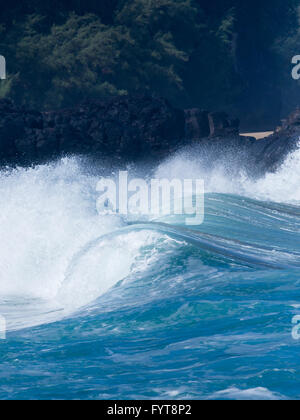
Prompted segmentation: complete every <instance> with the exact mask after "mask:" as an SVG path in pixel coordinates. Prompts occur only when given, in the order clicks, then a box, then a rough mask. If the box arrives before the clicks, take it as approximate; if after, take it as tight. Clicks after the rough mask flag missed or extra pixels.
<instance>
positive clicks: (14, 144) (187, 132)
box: [0, 96, 300, 173]
mask: <svg viewBox="0 0 300 420" xmlns="http://www.w3.org/2000/svg"><path fill="white" fill-rule="evenodd" d="M299 138H300V110H297V111H296V112H295V113H293V114H292V115H291V116H290V117H289V118H288V119H287V120H285V121H284V122H283V125H282V127H281V128H280V129H278V131H277V132H276V133H275V134H274V135H272V136H271V137H268V138H265V139H263V140H259V141H256V140H255V139H252V138H246V137H241V136H240V135H239V121H238V120H231V119H229V118H228V116H227V115H226V114H224V113H221V112H214V113H209V112H207V111H202V110H199V109H196V108H195V109H188V110H185V111H184V110H180V109H176V108H174V107H172V106H171V105H170V104H169V103H168V102H167V101H166V100H164V99H161V98H154V97H151V96H121V97H115V98H111V99H108V100H102V101H96V102H86V103H84V104H82V105H80V106H78V107H75V108H73V109H67V110H60V111H54V112H38V111H29V110H26V109H24V108H20V107H16V106H15V105H14V104H13V103H12V102H10V101H8V100H0V164H1V165H6V164H9V165H15V164H21V165H31V164H36V163H42V162H45V161H47V160H51V159H53V158H57V157H61V156H64V155H69V154H81V155H89V156H92V157H96V158H97V157H110V158H114V159H119V160H123V161H136V160H139V159H144V160H145V159H152V160H153V159H155V160H159V159H161V158H164V157H166V156H168V155H169V154H170V153H172V152H173V151H176V150H177V149H178V148H180V147H181V146H184V145H188V144H193V143H195V142H197V143H198V144H199V145H200V146H201V147H202V148H203V149H204V148H207V149H211V150H213V151H214V153H216V154H218V155H220V154H222V151H223V150H224V151H225V150H226V151H227V152H228V151H229V152H230V153H232V152H233V153H235V151H237V150H239V151H242V152H243V156H246V157H245V158H244V160H245V161H247V162H246V163H247V165H248V166H251V167H252V168H253V165H254V169H253V171H254V172H256V173H260V172H264V171H272V170H275V169H276V168H277V167H278V165H279V164H280V163H282V161H283V160H284V158H285V157H286V156H287V154H288V153H289V152H291V151H293V150H295V149H296V147H298V140H299ZM241 163H242V162H241Z"/></svg>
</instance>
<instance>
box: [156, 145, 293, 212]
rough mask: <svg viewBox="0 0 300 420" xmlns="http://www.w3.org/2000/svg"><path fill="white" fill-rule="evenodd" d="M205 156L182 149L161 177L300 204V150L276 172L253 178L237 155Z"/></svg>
mask: <svg viewBox="0 0 300 420" xmlns="http://www.w3.org/2000/svg"><path fill="white" fill-rule="evenodd" d="M207 159H212V157H207V156H201V154H199V149H197V148H196V149H195V150H191V149H188V150H187V151H183V152H180V153H178V154H176V155H175V156H173V157H171V158H169V159H168V160H166V161H165V162H164V163H163V164H161V165H160V166H159V167H158V169H157V171H156V177H158V178H167V179H173V178H179V179H182V178H185V179H195V178H197V179H204V181H205V191H206V192H207V193H209V192H214V193H221V194H237V195H242V196H246V197H249V198H254V199H258V200H267V201H273V202H279V203H290V204H297V203H299V202H300V187H299V186H300V149H298V150H296V151H295V152H293V153H291V154H290V155H289V156H288V157H287V159H286V160H285V162H284V163H283V164H282V166H281V167H280V168H279V169H278V170H277V172H275V173H267V174H266V175H265V176H263V177H260V178H258V179H255V178H254V179H250V178H249V177H248V176H247V175H246V173H245V172H244V171H243V170H240V169H239V167H240V166H241V165H240V164H241V162H239V161H238V160H237V157H234V156H229V155H227V156H225V157H224V158H223V159H222V157H220V158H219V159H218V160H217V161H215V162H213V160H212V161H211V164H209V165H208V162H207Z"/></svg>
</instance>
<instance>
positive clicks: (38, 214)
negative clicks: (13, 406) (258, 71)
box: [0, 149, 300, 399]
mask: <svg viewBox="0 0 300 420" xmlns="http://www.w3.org/2000/svg"><path fill="white" fill-rule="evenodd" d="M204 162H207V159H206V157H205V156H203V157H202V156H201V155H199V153H198V151H197V153H196V151H195V150H191V149H188V150H185V151H181V152H180V153H178V154H176V155H174V156H172V157H170V158H169V159H168V160H166V161H165V162H164V163H162V164H160V165H159V166H158V167H156V168H155V169H154V170H153V169H151V170H150V169H149V168H133V171H137V172H138V173H139V176H142V177H144V178H145V179H150V178H151V177H153V176H155V177H156V178H168V179H173V178H179V179H195V178H198V179H204V180H205V189H206V199H205V222H204V224H203V225H201V226H197V227H195V228H193V230H192V231H191V230H190V229H187V228H186V226H185V225H184V223H183V218H182V217H180V216H176V217H174V216H173V217H170V218H168V217H167V218H163V219H161V220H155V221H154V220H150V219H149V220H148V221H146V222H145V220H144V219H143V221H141V222H140V223H139V221H138V220H136V223H134V224H131V223H130V224H129V223H128V221H127V220H126V219H125V218H124V217H120V216H117V215H116V216H101V215H99V214H98V212H97V208H96V203H97V198H98V195H99V193H97V191H96V185H97V182H98V180H99V177H100V173H101V176H103V175H105V176H106V177H110V176H111V177H113V178H114V177H115V176H116V173H117V171H118V170H119V168H113V169H111V168H106V167H105V166H103V167H99V170H98V168H97V167H94V168H89V166H88V165H87V163H86V162H84V161H82V160H81V159H80V158H76V157H70V158H65V159H62V160H60V161H57V162H53V163H49V164H47V165H42V166H37V167H34V168H29V169H24V168H17V169H6V170H2V171H1V175H0V178H1V182H0V195H1V202H0V238H1V244H0V314H1V315H3V316H5V317H6V319H7V324H8V339H7V341H6V342H3V343H1V347H0V352H1V354H2V355H3V357H4V359H3V360H4V361H5V363H3V364H2V367H0V375H1V378H2V379H0V385H1V389H2V391H0V398H6V399H7V398H35V397H38V398H54V397H58V398H59V397H60V396H61V397H64V398H112V399H117V398H143V397H145V398H158V397H163V398H171V399H172V398H174V399H176V398H237V399H239V398H243V397H247V398H250V399H251V398H256V397H258V398H263V399H264V398H265V399H272V398H274V397H277V396H279V397H280V398H289V397H295V396H298V389H299V379H298V378H299V373H300V372H299V363H298V362H297V356H296V354H298V350H299V349H298V343H297V342H296V341H293V340H292V338H291V328H292V326H291V319H292V317H293V316H294V315H295V314H297V308H300V300H299V298H300V296H299V295H300V294H299V292H298V283H299V276H298V271H299V266H300V241H299V239H300V237H299V235H300V210H299V204H300V191H299V188H298V185H300V183H299V182H300V169H299V168H300V166H299V163H300V151H299V150H298V151H296V152H294V153H293V154H291V155H290V156H289V157H288V158H287V160H286V161H285V163H284V164H283V165H282V167H281V168H280V169H279V170H278V171H277V172H276V173H272V174H271V173H269V174H266V175H265V176H264V177H261V178H259V179H254V178H249V176H248V175H247V174H246V171H244V170H241V169H240V165H239V162H238V161H237V158H233V157H231V159H229V158H228V156H226V157H223V158H222V157H220V158H218V159H215V161H214V162H213V161H211V162H210V163H209V165H208V164H207V163H204ZM121 169H124V168H121ZM159 222H163V223H164V224H160V223H159ZM70 346H72V348H73V349H74V350H73V351H71V349H70ZM58 347H59V348H60V351H61V352H62V353H61V357H60V362H59V366H55V368H54V365H53V364H55V365H56V363H57V362H55V357H54V355H55V352H56V351H58V350H57V348H58ZM16 353H18V354H19V356H18V362H17V363H15V362H14V359H15V357H16V356H15V355H16ZM283 353H284V355H285V358H284V360H282V354H283ZM45 355H47V356H45ZM47 358H48V359H50V360H51V363H52V366H53V369H55V371H56V373H57V374H58V375H59V378H60V379H59V380H56V379H55V376H53V375H52V376H51V377H50V376H49V377H48V379H47V377H43V379H41V380H38V382H39V381H41V382H40V384H39V386H38V383H36V378H35V376H36V375H37V376H38V373H37V372H38V371H43V369H45V361H46V360H47ZM93 366H95V368H93ZM5 369H6V370H5ZM29 371H30V372H31V373H30V375H29V373H28V372H29ZM4 372H6V373H5V376H3V375H4ZM17 372H19V373H17ZM26 372H27V373H26ZM70 372H72V374H70ZM119 372H123V375H122V376H119ZM16 375H17V377H18V383H16V381H15V377H16ZM79 378H80V380H79ZM287 381H288V382H289V384H290V385H289V387H287V386H286V383H287ZM62 387H63V388H62ZM87 390H89V391H87ZM287 390H289V391H288V395H287V394H286V391H287Z"/></svg>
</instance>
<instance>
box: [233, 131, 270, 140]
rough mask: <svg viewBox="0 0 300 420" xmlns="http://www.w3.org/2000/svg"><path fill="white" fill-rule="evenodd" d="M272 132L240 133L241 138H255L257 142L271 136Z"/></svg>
mask: <svg viewBox="0 0 300 420" xmlns="http://www.w3.org/2000/svg"><path fill="white" fill-rule="evenodd" d="M273 133H274V131H261V132H258V133H242V134H241V136H247V137H255V138H256V139H257V140H260V139H264V138H265V137H268V136H271V135H272V134H273Z"/></svg>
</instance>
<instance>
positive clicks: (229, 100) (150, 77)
mask: <svg viewBox="0 0 300 420" xmlns="http://www.w3.org/2000/svg"><path fill="white" fill-rule="evenodd" d="M298 7H299V0H286V1H284V2H283V1H281V0H264V1H258V0H252V1H248V0H247V1H243V2H241V1H240V0H211V1H209V2H208V1H207V0H130V1H128V0H101V1H96V0H86V1H84V2H83V1H80V0H64V1H58V0H51V1H50V0H45V1H43V2H39V1H37V0H25V1H22V2H20V1H17V0H12V1H10V2H9V3H7V2H6V3H5V4H3V5H2V7H1V10H0V34H1V37H0V54H2V55H4V56H5V57H6V60H7V71H8V79H7V80H6V81H5V82H1V85H0V97H6V98H11V99H13V100H14V101H15V102H16V103H17V104H18V105H26V106H30V107H32V108H39V109H44V110H45V109H46V110H47V109H53V108H63V107H69V106H71V105H74V104H76V103H78V102H81V101H82V100H84V99H86V98H99V97H109V96H114V95H126V94H128V93H135V92H142V93H152V94H155V95H159V96H164V97H166V98H167V99H168V100H169V101H170V102H171V103H172V104H174V105H176V106H179V107H194V106H197V107H202V108H206V109H212V110H225V111H227V112H229V113H231V114H233V115H234V116H238V117H240V118H241V119H242V121H244V124H245V125H247V126H249V128H251V126H256V127H257V128H260V126H261V128H265V127H267V126H268V127H271V126H273V125H274V124H276V123H277V122H278V121H279V119H280V118H281V117H283V116H284V115H285V114H286V113H287V112H288V111H290V108H291V107H292V106H295V105H297V101H298V99H297V98H298V96H299V95H298V93H300V90H299V85H298V84H297V82H295V81H294V80H292V78H291V76H290V71H291V63H290V62H291V58H292V56H293V55H295V54H299V53H300V46H299V50H297V47H298V45H299V43H298V40H299V29H298V28H299V23H298ZM289 93H291V98H292V99H291V101H289Z"/></svg>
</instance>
